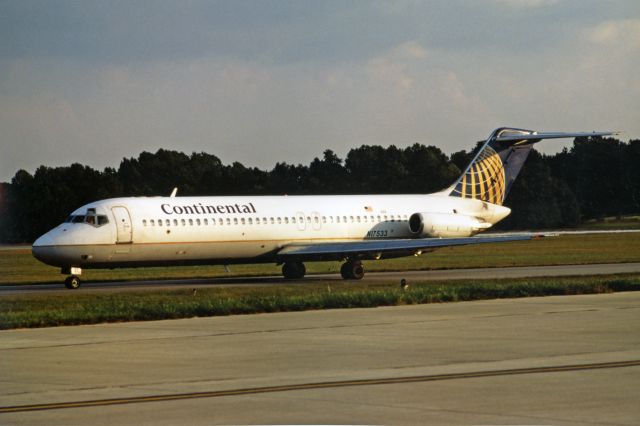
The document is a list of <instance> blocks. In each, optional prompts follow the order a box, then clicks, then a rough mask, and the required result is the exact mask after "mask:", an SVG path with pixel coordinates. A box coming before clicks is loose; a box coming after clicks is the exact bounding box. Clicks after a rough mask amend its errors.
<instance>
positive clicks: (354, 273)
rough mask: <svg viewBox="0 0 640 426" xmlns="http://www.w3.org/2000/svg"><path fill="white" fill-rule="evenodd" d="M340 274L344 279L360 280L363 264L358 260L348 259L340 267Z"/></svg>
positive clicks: (362, 275)
mask: <svg viewBox="0 0 640 426" xmlns="http://www.w3.org/2000/svg"><path fill="white" fill-rule="evenodd" d="M340 275H342V278H344V279H345V280H361V279H362V278H364V266H362V262H360V261H355V262H352V261H348V262H345V263H344V264H343V265H342V266H341V267H340Z"/></svg>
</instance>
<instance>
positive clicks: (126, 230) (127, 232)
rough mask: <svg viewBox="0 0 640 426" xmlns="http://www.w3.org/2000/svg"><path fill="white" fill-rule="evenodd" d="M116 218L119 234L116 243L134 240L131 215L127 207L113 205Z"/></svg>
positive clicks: (126, 242)
mask: <svg viewBox="0 0 640 426" xmlns="http://www.w3.org/2000/svg"><path fill="white" fill-rule="evenodd" d="M111 211H112V212H113V216H114V217H115V218H116V228H117V230H118V236H117V238H116V244H128V243H131V241H132V229H131V216H130V215H129V210H127V208H126V207H113V208H112V209H111Z"/></svg>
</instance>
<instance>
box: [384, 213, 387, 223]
mask: <svg viewBox="0 0 640 426" xmlns="http://www.w3.org/2000/svg"><path fill="white" fill-rule="evenodd" d="M384 221H385V222H386V221H387V215H386V214H385V215H384Z"/></svg>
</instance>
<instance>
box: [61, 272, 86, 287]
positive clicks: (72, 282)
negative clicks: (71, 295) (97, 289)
mask: <svg viewBox="0 0 640 426" xmlns="http://www.w3.org/2000/svg"><path fill="white" fill-rule="evenodd" d="M80 284H82V281H80V278H78V277H76V276H75V275H71V276H70V277H67V279H65V280H64V286H65V287H66V288H68V289H69V290H75V289H77V288H78V287H80Z"/></svg>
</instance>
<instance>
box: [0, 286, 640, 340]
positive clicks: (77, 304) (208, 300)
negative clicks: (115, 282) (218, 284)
mask: <svg viewBox="0 0 640 426" xmlns="http://www.w3.org/2000/svg"><path fill="white" fill-rule="evenodd" d="M639 290H640V274H628V275H613V276H592V277H566V278H535V279H534V278H532V279H508V280H506V279H503V280H487V281H457V282H448V283H447V284H434V283H419V282H417V283H412V284H411V286H410V287H409V288H408V289H406V290H402V289H400V288H399V287H398V286H397V285H396V284H364V283H356V284H354V283H339V284H336V283H335V281H331V282H324V283H319V284H314V285H305V286H294V285H288V286H265V287H252V288H242V287H239V288H206V289H199V290H198V291H197V292H196V293H195V294H194V293H193V291H192V290H191V289H184V290H183V289H180V290H171V291H163V290H157V291H145V292H135V291H134V292H126V293H111V292H108V293H107V292H91V293H76V292H68V293H62V294H59V293H56V294H53V295H46V294H26V295H16V296H4V297H2V298H0V329H11V328H24V327H49V326H60V325H76V324H95V323H103V322H122V321H150V320H161V319H174V318H190V317H208V316H219V315H237V314H254V313H266V312H285V311H304V310H312V309H338V308H365V307H376V306H394V305H412V304H422V303H441V302H454V301H468V300H481V299H495V298H513V297H531V296H548V295H565V294H593V293H608V292H614V291H639Z"/></svg>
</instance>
